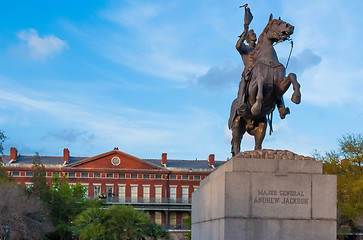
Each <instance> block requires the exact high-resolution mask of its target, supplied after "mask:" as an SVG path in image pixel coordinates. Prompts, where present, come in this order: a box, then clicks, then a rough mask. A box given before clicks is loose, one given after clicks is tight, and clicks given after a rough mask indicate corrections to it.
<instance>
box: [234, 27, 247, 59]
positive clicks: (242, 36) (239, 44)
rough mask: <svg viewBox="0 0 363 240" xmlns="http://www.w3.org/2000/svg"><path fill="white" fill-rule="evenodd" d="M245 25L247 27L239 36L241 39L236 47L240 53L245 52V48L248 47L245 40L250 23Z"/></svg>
mask: <svg viewBox="0 0 363 240" xmlns="http://www.w3.org/2000/svg"><path fill="white" fill-rule="evenodd" d="M244 26H245V28H244V30H243V33H242V34H241V35H240V36H239V39H238V41H237V43H236V49H237V50H238V51H239V52H240V53H243V52H244V49H245V47H246V45H245V44H244V41H245V40H246V35H247V32H248V25H247V24H245V25H244Z"/></svg>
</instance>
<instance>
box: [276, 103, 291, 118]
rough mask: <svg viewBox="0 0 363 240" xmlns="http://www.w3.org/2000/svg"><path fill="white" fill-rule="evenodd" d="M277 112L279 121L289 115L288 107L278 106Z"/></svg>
mask: <svg viewBox="0 0 363 240" xmlns="http://www.w3.org/2000/svg"><path fill="white" fill-rule="evenodd" d="M278 110H279V113H280V118H281V119H284V118H285V116H286V115H287V114H290V109H289V108H288V107H287V108H285V106H280V107H278Z"/></svg>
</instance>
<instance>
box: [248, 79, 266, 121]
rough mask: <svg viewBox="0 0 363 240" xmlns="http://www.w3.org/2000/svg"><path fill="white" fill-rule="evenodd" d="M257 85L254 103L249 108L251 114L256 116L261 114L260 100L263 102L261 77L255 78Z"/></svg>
mask: <svg viewBox="0 0 363 240" xmlns="http://www.w3.org/2000/svg"><path fill="white" fill-rule="evenodd" d="M256 83H257V93H256V101H255V103H254V104H253V105H252V107H251V113H252V114H253V115H258V114H260V112H261V107H262V100H263V93H262V91H263V77H261V76H260V77H257V78H256Z"/></svg>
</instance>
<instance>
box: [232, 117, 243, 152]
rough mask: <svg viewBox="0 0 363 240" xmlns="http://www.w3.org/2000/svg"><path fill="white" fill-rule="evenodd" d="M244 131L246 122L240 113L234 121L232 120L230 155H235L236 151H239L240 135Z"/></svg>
mask: <svg viewBox="0 0 363 240" xmlns="http://www.w3.org/2000/svg"><path fill="white" fill-rule="evenodd" d="M245 132H246V123H245V121H244V120H243V119H242V118H241V116H240V115H238V116H237V117H236V118H235V119H234V121H233V127H232V141H231V144H232V149H231V152H232V156H235V155H236V154H237V153H239V152H240V151H241V141H242V136H243V134H245Z"/></svg>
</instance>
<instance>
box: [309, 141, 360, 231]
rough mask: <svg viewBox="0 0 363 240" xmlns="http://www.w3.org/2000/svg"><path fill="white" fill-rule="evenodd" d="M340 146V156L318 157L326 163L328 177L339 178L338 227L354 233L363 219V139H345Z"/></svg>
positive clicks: (324, 167)
mask: <svg viewBox="0 0 363 240" xmlns="http://www.w3.org/2000/svg"><path fill="white" fill-rule="evenodd" d="M338 143H339V151H338V152H334V151H331V152H327V153H325V156H321V155H319V154H315V157H316V158H317V160H323V169H324V173H325V174H334V175H337V198H338V203H337V209H338V213H337V215H338V227H339V231H340V232H343V231H351V230H353V229H354V228H355V227H356V221H357V219H358V218H359V217H360V216H362V215H363V167H362V165H361V163H362V156H363V147H362V146H363V137H362V136H361V135H354V134H352V135H345V136H343V137H342V139H340V140H339V141H338ZM347 229H348V230H347Z"/></svg>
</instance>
